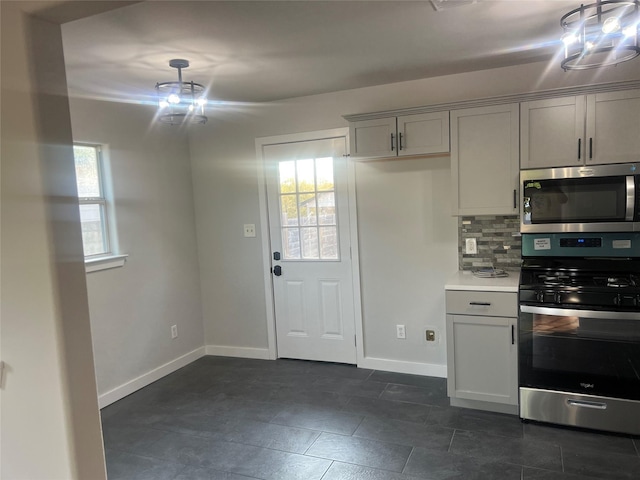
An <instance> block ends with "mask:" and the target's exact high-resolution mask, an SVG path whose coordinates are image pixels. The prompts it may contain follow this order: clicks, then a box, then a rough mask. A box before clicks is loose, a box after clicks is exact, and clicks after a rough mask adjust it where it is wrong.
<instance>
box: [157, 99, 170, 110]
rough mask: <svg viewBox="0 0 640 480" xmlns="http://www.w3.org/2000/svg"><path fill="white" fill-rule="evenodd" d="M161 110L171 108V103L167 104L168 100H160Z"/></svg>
mask: <svg viewBox="0 0 640 480" xmlns="http://www.w3.org/2000/svg"><path fill="white" fill-rule="evenodd" d="M159 105H160V108H167V107H168V106H169V102H167V101H166V100H160V103H159Z"/></svg>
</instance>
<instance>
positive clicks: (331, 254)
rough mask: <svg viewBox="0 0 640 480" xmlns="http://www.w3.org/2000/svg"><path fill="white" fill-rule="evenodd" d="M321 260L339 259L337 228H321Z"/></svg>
mask: <svg viewBox="0 0 640 480" xmlns="http://www.w3.org/2000/svg"><path fill="white" fill-rule="evenodd" d="M320 258H322V259H326V260H337V259H338V230H337V228H336V227H320Z"/></svg>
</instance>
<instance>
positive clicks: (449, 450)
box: [447, 428, 458, 453]
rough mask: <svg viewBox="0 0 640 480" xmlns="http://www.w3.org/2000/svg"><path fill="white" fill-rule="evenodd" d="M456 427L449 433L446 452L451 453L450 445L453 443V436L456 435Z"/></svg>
mask: <svg viewBox="0 0 640 480" xmlns="http://www.w3.org/2000/svg"><path fill="white" fill-rule="evenodd" d="M457 431H458V429H457V428H454V429H453V433H452V434H451V440H450V441H449V447H448V448H447V453H451V446H452V445H453V438H454V437H455V436H456V432H457Z"/></svg>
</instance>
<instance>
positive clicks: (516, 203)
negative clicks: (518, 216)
mask: <svg viewBox="0 0 640 480" xmlns="http://www.w3.org/2000/svg"><path fill="white" fill-rule="evenodd" d="M516 208H518V190H516V189H515V188H514V189H513V209H514V210H515V209H516Z"/></svg>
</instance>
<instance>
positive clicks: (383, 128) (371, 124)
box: [349, 117, 397, 158]
mask: <svg viewBox="0 0 640 480" xmlns="http://www.w3.org/2000/svg"><path fill="white" fill-rule="evenodd" d="M349 138H350V140H349V141H350V143H351V156H352V157H361V158H380V157H395V156H396V155H397V139H396V117H391V118H379V119H375V120H363V121H361V122H352V123H351V124H350V125H349Z"/></svg>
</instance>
